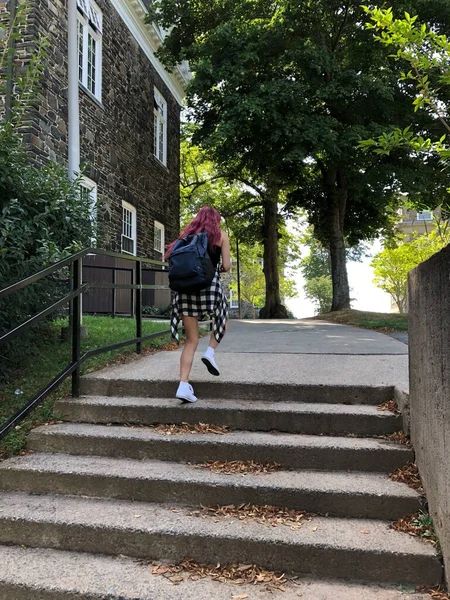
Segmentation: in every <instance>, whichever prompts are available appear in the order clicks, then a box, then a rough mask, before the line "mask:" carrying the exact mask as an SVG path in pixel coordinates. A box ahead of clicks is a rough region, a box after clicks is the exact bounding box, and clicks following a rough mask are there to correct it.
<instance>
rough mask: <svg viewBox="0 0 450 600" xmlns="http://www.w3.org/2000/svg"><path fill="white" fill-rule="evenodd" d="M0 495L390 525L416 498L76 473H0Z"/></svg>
mask: <svg viewBox="0 0 450 600" xmlns="http://www.w3.org/2000/svg"><path fill="white" fill-rule="evenodd" d="M0 489H1V490H2V491H13V490H14V491H21V492H29V493H37V494H70V495H80V496H91V497H97V498H116V499H121V500H132V501H137V502H155V503H168V504H170V503H174V504H178V503H181V504H187V505H191V506H201V505H203V506H214V505H217V504H236V505H239V504H244V503H245V504H258V505H266V504H269V505H272V506H280V507H285V508H293V509H297V510H306V511H307V512H311V513H316V514H322V515H325V514H328V515H329V516H331V517H348V518H368V519H382V520H388V521H389V520H390V521H393V520H395V519H398V518H400V517H403V516H405V515H407V514H412V513H416V512H417V511H418V510H419V509H420V508H421V504H420V501H419V499H418V498H409V497H400V498H398V497H397V498H392V497H389V496H378V495H373V494H372V495H371V494H364V493H363V492H364V490H361V494H359V495H354V494H353V495H352V494H350V493H344V492H341V491H339V490H336V491H332V492H323V491H318V490H313V491H311V490H301V489H299V490H286V489H280V488H278V489H277V488H268V487H250V486H245V487H243V486H242V485H241V486H237V485H232V484H226V483H224V484H223V485H217V484H207V483H200V482H193V481H179V480H173V481H168V480H162V479H151V480H150V479H135V480H133V479H126V478H118V477H105V476H98V475H78V474H76V473H68V474H66V473H65V474H54V473H45V472H44V473H43V472H41V473H37V472H34V471H31V472H29V471H22V470H17V471H14V470H12V469H10V470H7V471H3V472H2V475H1V482H0Z"/></svg>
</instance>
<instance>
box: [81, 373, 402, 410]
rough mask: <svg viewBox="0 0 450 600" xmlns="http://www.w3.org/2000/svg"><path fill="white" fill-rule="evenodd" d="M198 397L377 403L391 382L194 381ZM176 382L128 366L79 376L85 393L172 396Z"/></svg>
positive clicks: (388, 395)
mask: <svg viewBox="0 0 450 600" xmlns="http://www.w3.org/2000/svg"><path fill="white" fill-rule="evenodd" d="M194 385H195V393H196V395H197V396H198V397H199V398H229V399H230V400H267V398H270V400H271V401H272V402H308V403H311V402H319V403H332V404H372V405H377V404H381V403H382V402H386V401H387V400H392V398H394V393H395V391H394V387H393V386H369V385H368V386H361V385H358V386H355V385H292V384H286V385H284V384H279V383H258V384H255V383H234V382H230V381H224V380H220V381H198V382H195V384H194ZM176 386H177V384H176V382H175V381H174V380H173V379H171V380H156V381H151V380H148V379H142V376H137V375H136V374H135V373H134V372H133V370H132V369H130V370H129V377H125V376H124V377H120V378H115V377H111V374H110V372H109V370H106V371H104V372H100V373H93V374H91V375H86V376H85V377H83V378H82V379H81V393H82V394H84V395H86V396H124V397H149V398H174V395H175V391H176Z"/></svg>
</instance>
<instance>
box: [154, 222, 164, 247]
mask: <svg viewBox="0 0 450 600" xmlns="http://www.w3.org/2000/svg"><path fill="white" fill-rule="evenodd" d="M154 232H155V244H154V247H155V250H156V251H157V252H162V230H161V229H160V228H159V227H155V228H154Z"/></svg>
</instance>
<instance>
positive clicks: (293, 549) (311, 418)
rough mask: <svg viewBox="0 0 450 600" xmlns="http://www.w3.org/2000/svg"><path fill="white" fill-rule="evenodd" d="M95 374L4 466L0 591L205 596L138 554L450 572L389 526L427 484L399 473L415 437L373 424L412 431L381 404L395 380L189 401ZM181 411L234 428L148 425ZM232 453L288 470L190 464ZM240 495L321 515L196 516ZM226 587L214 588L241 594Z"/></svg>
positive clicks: (362, 574) (381, 578)
mask: <svg viewBox="0 0 450 600" xmlns="http://www.w3.org/2000/svg"><path fill="white" fill-rule="evenodd" d="M83 385H84V394H85V395H84V396H83V397H82V398H80V399H69V400H66V401H61V402H59V403H58V404H57V407H56V410H57V413H58V414H59V415H60V418H61V420H62V421H63V422H62V423H60V424H57V425H51V426H44V427H39V428H37V429H35V430H34V431H33V432H32V433H31V434H30V436H29V441H28V447H29V449H30V450H32V451H33V452H32V453H31V454H28V455H26V456H23V457H16V458H12V459H10V460H8V461H5V462H3V463H0V490H1V492H0V599H5V600H6V599H7V600H16V599H20V600H28V599H29V598H32V599H33V600H38V599H39V600H40V599H42V600H50V599H51V600H56V599H57V600H60V599H63V598H64V599H66V598H72V597H73V598H83V599H86V600H93V599H94V598H95V599H98V598H112V599H116V598H117V599H119V598H122V599H124V600H129V599H130V600H131V599H132V598H134V599H137V598H141V599H142V598H148V599H150V598H152V599H155V600H159V599H161V600H165V599H167V600H175V598H190V597H192V598H194V597H195V598H197V597H201V593H200V592H199V591H198V590H197V588H196V586H197V583H196V582H191V584H190V585H191V588H189V586H188V584H185V583H183V584H182V587H181V588H179V587H177V586H168V585H165V587H164V584H163V583H161V578H158V577H155V576H151V573H150V571H149V569H148V568H144V567H142V566H140V565H139V566H138V565H136V563H134V562H133V561H132V560H131V559H150V560H151V559H154V560H164V561H166V560H168V561H171V562H178V561H182V560H183V559H184V558H186V557H189V558H193V559H194V560H196V561H198V562H201V563H222V564H225V563H245V564H249V563H255V564H258V565H260V566H262V567H265V568H267V569H271V570H276V571H280V572H292V573H297V574H305V575H308V576H313V577H314V578H317V579H320V580H322V579H330V578H331V579H335V578H339V579H346V580H363V581H365V582H376V583H397V584H398V583H405V584H421V585H435V584H437V583H439V582H440V581H441V578H442V567H441V563H440V560H439V558H438V556H437V554H436V552H435V550H434V548H433V547H432V546H431V545H430V544H427V543H425V542H423V541H421V540H419V539H417V538H413V537H410V536H408V535H406V534H402V533H399V532H397V531H394V530H392V529H391V528H390V524H391V522H392V521H393V520H395V519H397V518H400V517H403V516H405V515H407V514H411V513H415V512H417V511H418V510H419V509H420V507H421V500H420V497H419V495H418V494H417V493H416V492H415V491H413V490H412V489H410V488H408V487H407V486H405V485H403V484H399V483H395V482H393V481H391V480H390V479H389V477H388V473H390V472H392V471H393V470H395V469H396V468H398V467H402V466H404V465H405V464H406V463H408V462H409V461H411V460H412V459H413V452H412V450H411V449H410V448H408V447H407V446H403V445H400V444H397V443H394V442H390V441H387V440H384V439H381V438H380V437H375V436H383V435H386V434H389V433H392V432H394V431H398V430H399V429H401V418H400V417H398V416H396V415H394V414H392V413H389V412H385V411H380V410H378V409H377V405H378V404H380V403H382V402H384V401H386V400H387V399H391V398H392V394H393V390H392V388H389V387H386V388H371V387H366V388H345V387H334V388H333V387H326V388H324V387H323V386H310V387H305V386H303V387H301V386H280V385H277V386H265V387H264V390H263V393H262V391H261V389H258V388H257V387H255V386H245V385H243V384H239V385H238V384H236V385H235V386H234V385H233V384H230V383H228V384H226V385H221V384H220V383H215V382H214V383H205V382H204V383H203V384H202V385H201V386H200V387H201V389H200V390H198V391H199V392H200V393H201V395H202V397H204V398H208V399H206V400H201V401H199V402H198V404H197V405H180V404H178V401H176V400H173V399H171V398H170V397H169V396H170V394H171V393H172V392H173V389H172V388H173V383H172V382H159V383H158V384H157V385H155V386H153V387H150V386H148V385H146V384H144V383H142V382H139V381H131V380H128V381H117V382H111V381H110V380H109V381H106V380H102V379H100V378H99V379H96V378H95V377H91V378H90V379H86V380H85V381H84V383H83ZM152 392H153V393H154V394H157V396H158V397H149V395H151V394H152ZM218 395H222V396H224V397H223V399H216V398H217V396H218ZM213 398H214V399H213ZM182 422H184V423H191V424H195V423H199V422H203V423H210V424H216V425H226V426H228V427H229V428H230V430H231V431H230V432H229V433H225V434H223V435H217V434H214V433H207V434H203V433H197V434H193V433H186V434H181V435H164V434H161V433H158V432H155V430H154V429H153V428H152V427H151V426H152V425H153V424H155V423H182ZM225 460H246V461H247V460H252V461H259V462H261V461H264V462H276V463H279V464H280V465H281V470H278V471H276V472H273V473H270V474H261V475H245V476H242V475H240V474H235V475H234V474H228V475H225V474H221V473H214V472H211V471H209V470H205V469H198V468H196V467H195V466H194V463H201V462H205V461H225ZM243 503H249V504H258V505H265V504H270V505H275V506H280V507H286V508H291V509H298V510H305V511H307V512H312V513H315V514H317V515H320V516H315V517H314V518H313V520H312V521H310V522H307V523H305V524H303V526H302V527H301V528H300V529H299V530H292V529H291V528H289V527H286V526H278V527H268V526H267V525H265V524H262V523H258V522H252V521H246V522H242V521H240V520H239V519H228V520H221V519H214V518H199V516H198V515H197V514H195V509H198V508H199V507H200V505H203V506H209V505H218V504H219V505H230V504H243ZM35 549H42V550H41V551H39V552H38V551H37V550H35ZM44 549H45V550H44ZM11 557H13V558H11ZM118 557H120V558H118ZM124 557H129V558H124ZM61 570H62V572H63V573H64V574H65V576H63V577H62V576H61ZM24 573H26V574H27V575H26V576H25V575H24ZM95 573H97V576H95ZM106 574H110V577H109V579H108V577H107V575H106ZM114 577H116V578H117V577H119V578H120V582H119V583H117V584H115V585H113V586H111V585H110V583H111V581H112V580H113V579H114ZM108 582H109V583H108ZM165 583H167V582H165ZM211 585H216V584H211ZM108 586H109V587H108ZM161 586H163V587H161ZM183 586H187V587H183ZM119 588H120V589H119ZM108 589H109V591H108ZM214 590H215V591H211V590H209V591H208V593H207V594H206V593H205V594H206V595H205V597H206V596H207V595H208V594H209V597H211V594H212V597H214V598H218V599H219V598H222V597H223V598H225V597H227V598H230V593H229V592H228V595H223V596H222V594H224V592H223V591H222V590H221V589H220V586H219V588H214ZM199 593H200V596H199V595H198V594H199ZM235 593H236V594H239V593H240V588H239V590H237V591H236V592H235ZM102 594H103V595H102ZM107 594H110V595H107ZM251 597H252V598H253V597H255V598H259V597H260V596H256V595H253V596H251ZM272 597H273V596H272ZM282 597H283V598H285V599H286V600H289V599H290V598H291V595H290V593H288V594H287V595H286V594H282ZM294 597H298V596H297V595H292V598H294ZM320 597H324V598H325V597H327V596H320ZM331 597H332V596H330V598H331ZM343 597H345V596H343ZM347 597H349V598H350V597H351V595H350V594H349V595H348V596H347ZM360 597H363V595H361V596H360ZM367 597H369V596H367ZM370 597H373V598H378V597H380V598H381V596H377V595H375V594H374V595H373V596H370ZM384 597H386V598H387V596H383V598H384ZM389 597H391V596H389ZM392 597H393V596H392Z"/></svg>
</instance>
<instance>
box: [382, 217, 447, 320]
mask: <svg viewBox="0 0 450 600" xmlns="http://www.w3.org/2000/svg"><path fill="white" fill-rule="evenodd" d="M448 243H450V231H448V230H447V229H444V230H442V229H440V228H439V227H437V228H436V229H433V230H432V231H431V232H430V233H428V234H424V235H420V236H419V235H417V234H416V235H414V236H413V237H412V239H411V240H409V241H408V240H407V239H403V240H402V241H401V243H399V244H398V245H397V246H395V247H393V248H385V249H384V250H383V251H382V252H380V253H379V254H377V255H376V256H375V258H374V259H373V260H372V267H373V269H374V273H375V279H374V283H375V285H377V286H378V287H379V288H380V289H382V290H384V291H385V292H387V293H388V294H390V295H391V296H392V298H393V299H394V301H395V302H396V304H397V306H398V308H399V310H400V312H405V311H406V297H407V286H408V273H409V271H410V270H411V269H414V268H415V267H417V265H419V264H420V263H421V262H423V261H425V260H427V259H428V258H430V257H431V256H432V255H433V254H436V252H439V251H440V250H441V249H442V248H444V247H445V246H446V245H447V244H448Z"/></svg>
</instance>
